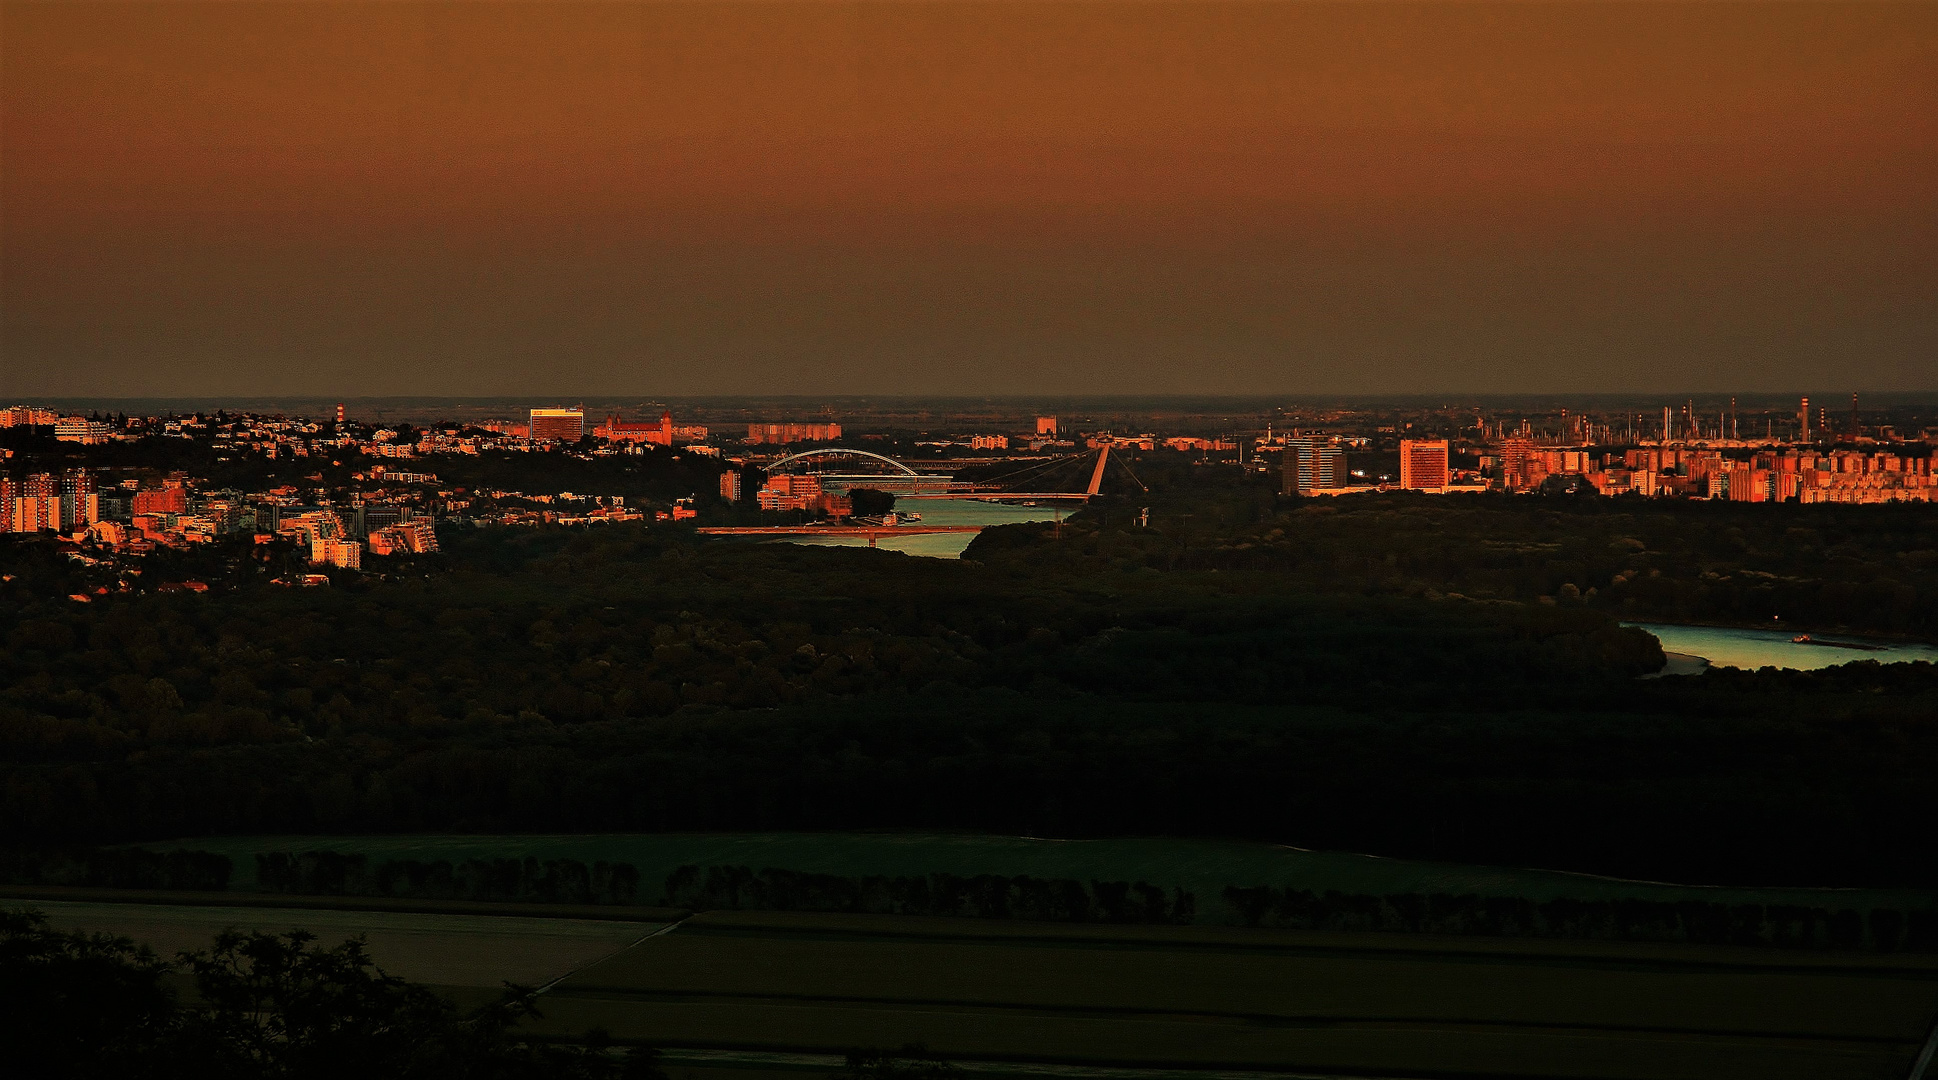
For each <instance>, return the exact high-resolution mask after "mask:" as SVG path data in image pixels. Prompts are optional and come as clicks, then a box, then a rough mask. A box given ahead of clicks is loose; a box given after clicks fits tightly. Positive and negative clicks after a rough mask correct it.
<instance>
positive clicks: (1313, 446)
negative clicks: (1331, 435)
mask: <svg viewBox="0 0 1938 1080" xmlns="http://www.w3.org/2000/svg"><path fill="white" fill-rule="evenodd" d="M1284 470H1285V474H1284V483H1283V486H1282V487H1281V490H1282V491H1283V492H1284V493H1285V494H1287V495H1294V494H1297V495H1309V494H1311V493H1313V492H1315V491H1326V490H1332V489H1336V488H1343V487H1345V486H1346V452H1345V451H1344V450H1342V449H1340V448H1339V447H1338V446H1336V445H1334V444H1333V443H1331V442H1330V441H1329V440H1327V439H1324V438H1322V437H1318V436H1307V437H1304V438H1294V439H1288V440H1286V443H1285V466H1284Z"/></svg>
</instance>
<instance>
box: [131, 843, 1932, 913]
mask: <svg viewBox="0 0 1938 1080" xmlns="http://www.w3.org/2000/svg"><path fill="white" fill-rule="evenodd" d="M147 846H148V847H150V848H152V849H155V850H166V849H171V848H180V849H197V850H203V851H212V852H218V853H221V854H224V855H227V856H229V858H230V859H232V860H233V861H234V864H235V879H234V881H233V883H232V887H234V888H238V889H252V888H254V887H255V885H256V881H255V870H256V866H255V856H256V855H257V854H259V853H264V852H303V851H334V852H341V853H346V854H350V853H354V854H361V855H363V856H365V857H366V858H367V859H369V860H371V861H372V862H382V861H384V860H391V859H395V860H405V859H416V860H423V861H434V860H449V861H453V862H456V861H461V860H466V859H508V858H525V857H532V858H537V859H541V860H543V859H575V860H578V861H580V862H584V863H588V864H589V863H593V862H597V861H602V860H603V861H607V862H625V863H631V864H632V865H634V866H636V867H638V869H639V872H640V892H641V900H642V902H645V903H652V902H654V901H656V900H657V899H658V898H659V895H660V893H659V890H660V888H661V885H662V883H663V882H664V881H665V880H666V877H667V875H669V874H671V873H672V872H673V871H674V870H675V869H677V868H679V867H681V866H685V865H699V866H719V865H729V866H746V867H749V868H751V869H753V870H760V869H763V868H766V867H776V868H781V869H787V870H795V871H803V872H810V873H822V874H835V875H842V876H860V875H871V874H872V875H921V874H928V873H950V874H956V875H961V876H969V875H975V874H1003V875H1010V876H1016V875H1031V876H1034V877H1039V878H1074V879H1077V880H1082V881H1088V880H1102V881H1146V882H1149V883H1151V884H1153V885H1157V886H1159V887H1162V888H1166V889H1170V888H1182V889H1184V890H1185V891H1187V892H1191V893H1194V894H1196V896H1197V899H1198V914H1197V919H1198V921H1199V922H1200V923H1206V924H1212V925H1219V924H1229V923H1232V922H1235V921H1236V915H1235V913H1234V912H1233V911H1232V910H1231V909H1230V907H1229V906H1228V905H1226V904H1225V903H1224V902H1223V901H1222V899H1221V893H1222V891H1223V889H1224V888H1225V887H1226V886H1228V885H1236V886H1241V887H1243V886H1253V885H1273V886H1278V887H1296V888H1301V889H1309V890H1312V891H1313V892H1325V891H1327V890H1337V891H1339V892H1342V893H1366V894H1372V895H1390V894H1396V893H1447V894H1454V895H1459V894H1470V893H1471V894H1476V895H1481V896H1496V897H1512V898H1520V899H1527V900H1533V901H1537V902H1539V901H1547V900H1552V899H1555V898H1558V897H1567V898H1571V899H1577V900H1622V899H1640V900H1654V901H1667V902H1674V901H1681V900H1702V901H1708V902H1711V903H1731V904H1742V903H1752V904H1794V905H1799V906H1804V907H1835V908H1841V907H1853V908H1860V909H1868V908H1872V907H1892V908H1898V909H1901V910H1916V909H1930V908H1932V907H1934V906H1938V896H1935V895H1934V894H1932V893H1930V892H1923V891H1916V890H1861V889H1796V888H1771V889H1742V888H1707V887H1696V886H1683V885H1664V884H1656V883H1651V882H1637V881H1624V880H1620V879H1615V878H1603V877H1595V876H1592V875H1587V874H1572V873H1561V872H1557V871H1550V870H1519V869H1512V868H1502V867H1487V866H1467V865H1459V864H1453V863H1431V862H1414V861H1408V860H1404V859H1384V858H1376V857H1373V856H1367V855H1351V854H1339V853H1330V852H1312V851H1301V850H1299V849H1297V848H1290V847H1284V846H1281V845H1275V844H1260V843H1247V842H1242V841H1219V840H1169V839H1133V840H1044V839H1033V838H1028V837H1009V836H980V835H933V834H916V833H735V834H686V835H680V834H673V835H667V834H612V835H591V836H425V835H408V836H356V837H331V836H247V837H218V838H198V839H190V840H182V841H178V842H175V843H172V844H151V845H147Z"/></svg>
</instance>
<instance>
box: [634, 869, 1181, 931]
mask: <svg viewBox="0 0 1938 1080" xmlns="http://www.w3.org/2000/svg"><path fill="white" fill-rule="evenodd" d="M666 899H667V902H668V903H669V904H670V905H672V906H674V907H681V908H687V909H689V910H713V909H718V908H730V909H742V908H744V909H751V910H756V911H835V912H848V913H866V914H874V915H954V916H970V917H974V918H979V919H1029V920H1034V921H1039V922H1105V923H1188V922H1191V921H1192V920H1193V919H1194V918H1195V917H1196V915H1197V898H1196V897H1194V896H1192V894H1190V893H1188V892H1185V891H1183V890H1182V889H1172V890H1171V891H1170V892H1169V893H1167V892H1165V890H1163V889H1161V888H1158V887H1157V886H1155V885H1152V884H1150V883H1148V882H1143V881H1137V882H1126V881H1091V882H1088V883H1086V882H1082V881H1076V880H1073V879H1068V878H1058V879H1044V878H1035V877H1029V876H1027V875H1023V876H1018V877H1006V876H1004V875H1001V874H977V875H975V876H973V877H958V876H957V875H955V874H928V875H924V876H917V877H911V876H896V877H889V876H882V875H868V876H863V877H844V876H841V875H838V874H813V873H803V872H800V871H796V870H777V869H772V868H768V869H763V870H761V871H760V872H759V873H755V872H754V871H752V870H749V869H748V868H747V867H744V866H708V867H699V866H682V867H680V868H679V869H678V870H676V871H674V872H673V874H672V875H671V876H669V877H668V878H667V880H666Z"/></svg>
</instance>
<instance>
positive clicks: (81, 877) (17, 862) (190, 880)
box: [0, 848, 234, 892]
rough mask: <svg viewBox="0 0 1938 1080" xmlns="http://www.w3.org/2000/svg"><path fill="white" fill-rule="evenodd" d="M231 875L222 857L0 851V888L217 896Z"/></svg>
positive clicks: (186, 853) (192, 853)
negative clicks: (66, 887)
mask: <svg viewBox="0 0 1938 1080" xmlns="http://www.w3.org/2000/svg"><path fill="white" fill-rule="evenodd" d="M233 870H234V866H233V865H232V864H231V863H230V861H229V857H228V856H227V855H218V854H216V853H214V852H210V851H161V852H156V851H145V850H143V849H141V848H75V849H67V850H60V851H46V850H34V849H6V848H0V884H3V885H69V886H85V887H89V888H105V889H189V890H195V891H207V892H219V891H221V890H223V889H226V888H228V887H229V875H230V874H231V872H232V871H233Z"/></svg>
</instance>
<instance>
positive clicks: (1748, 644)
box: [1623, 623, 1938, 671]
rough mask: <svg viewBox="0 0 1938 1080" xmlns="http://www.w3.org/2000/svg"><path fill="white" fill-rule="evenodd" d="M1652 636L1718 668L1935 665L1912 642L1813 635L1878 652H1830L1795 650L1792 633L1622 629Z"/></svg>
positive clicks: (1659, 626) (1931, 651)
mask: <svg viewBox="0 0 1938 1080" xmlns="http://www.w3.org/2000/svg"><path fill="white" fill-rule="evenodd" d="M1623 625H1624V626H1638V627H1641V628H1642V629H1644V630H1647V631H1648V632H1649V633H1651V634H1654V635H1655V638H1656V640H1657V641H1660V642H1661V643H1662V651H1664V652H1672V653H1683V654H1685V655H1689V656H1700V657H1702V658H1703V659H1705V660H1707V661H1709V662H1710V663H1711V664H1714V665H1716V666H1718V667H1738V668H1746V669H1751V670H1754V669H1756V668H1760V667H1777V668H1790V669H1792V670H1796V671H1813V670H1815V669H1817V668H1826V667H1833V666H1835V665H1837V664H1849V663H1852V662H1854V661H1858V660H1876V661H1878V662H1879V663H1883V664H1891V663H1904V662H1907V661H1912V660H1927V661H1930V662H1932V663H1938V648H1934V647H1933V646H1930V645H1922V644H1918V643H1915V642H1900V641H1878V640H1874V639H1869V638H1861V637H1852V636H1850V635H1848V634H1812V635H1811V637H1813V638H1815V639H1817V640H1819V641H1848V642H1856V643H1858V644H1863V645H1875V646H1882V650H1881V651H1878V652H1869V651H1860V650H1857V649H1834V648H1828V647H1826V646H1823V645H1799V644H1797V643H1795V642H1793V641H1791V640H1790V639H1791V638H1793V637H1796V636H1797V631H1795V630H1740V629H1736V628H1733V627H1727V626H1678V625H1675V624H1673V623H1624V624H1623Z"/></svg>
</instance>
